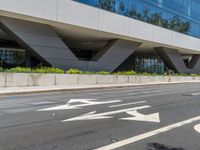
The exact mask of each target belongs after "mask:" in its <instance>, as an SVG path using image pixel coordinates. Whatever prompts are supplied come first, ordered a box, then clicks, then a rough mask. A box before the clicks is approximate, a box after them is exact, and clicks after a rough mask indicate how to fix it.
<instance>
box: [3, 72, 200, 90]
mask: <svg viewBox="0 0 200 150" xmlns="http://www.w3.org/2000/svg"><path fill="white" fill-rule="evenodd" d="M178 81H200V77H192V76H171V77H169V76H139V75H135V76H130V75H72V74H44V73H0V87H26V86H55V85H58V86H59V85H60V86H61V85H66V86H67V85H69V86H70V85H94V84H110V85H112V84H128V83H131V84H138V83H156V82H165V83H168V82H178Z"/></svg>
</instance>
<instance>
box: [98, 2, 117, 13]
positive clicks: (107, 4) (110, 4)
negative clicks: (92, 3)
mask: <svg viewBox="0 0 200 150" xmlns="http://www.w3.org/2000/svg"><path fill="white" fill-rule="evenodd" d="M99 7H100V8H102V9H104V10H108V11H112V12H115V0H99Z"/></svg>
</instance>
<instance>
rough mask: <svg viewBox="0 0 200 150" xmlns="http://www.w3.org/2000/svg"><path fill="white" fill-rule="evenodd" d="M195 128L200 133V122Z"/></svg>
mask: <svg viewBox="0 0 200 150" xmlns="http://www.w3.org/2000/svg"><path fill="white" fill-rule="evenodd" d="M194 129H195V130H196V131H197V132H199V133H200V124H198V125H196V126H194Z"/></svg>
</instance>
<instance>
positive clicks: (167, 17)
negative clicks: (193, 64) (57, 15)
mask: <svg viewBox="0 0 200 150" xmlns="http://www.w3.org/2000/svg"><path fill="white" fill-rule="evenodd" d="M75 1H78V2H81V3H84V4H88V5H91V6H94V7H99V8H101V9H104V10H107V11H111V12H114V13H117V14H121V15H124V16H128V17H131V18H134V19H137V20H140V21H144V22H147V23H151V24H154V25H158V26H161V27H164V28H167V29H170V30H174V31H177V32H180V33H184V34H188V35H191V36H194V37H198V38H200V17H199V16H200V11H199V10H200V1H199V0H173V1H172V0H75Z"/></svg>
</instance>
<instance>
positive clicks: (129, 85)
mask: <svg viewBox="0 0 200 150" xmlns="http://www.w3.org/2000/svg"><path fill="white" fill-rule="evenodd" d="M199 82H200V81H180V82H162V83H146V84H145V83H144V84H121V85H104V86H102V85H101V86H88V87H71V88H69V87H68V88H58V87H56V86H55V87H53V88H49V89H48V88H46V89H27V90H24V91H23V90H22V91H7V92H2V93H0V96H9V95H17V94H18V95H19V94H36V93H49V92H64V91H84V90H93V89H112V88H116V89H117V88H125V87H138V86H158V85H169V84H184V83H199ZM22 88H23V87H22ZM42 88H44V87H42Z"/></svg>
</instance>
